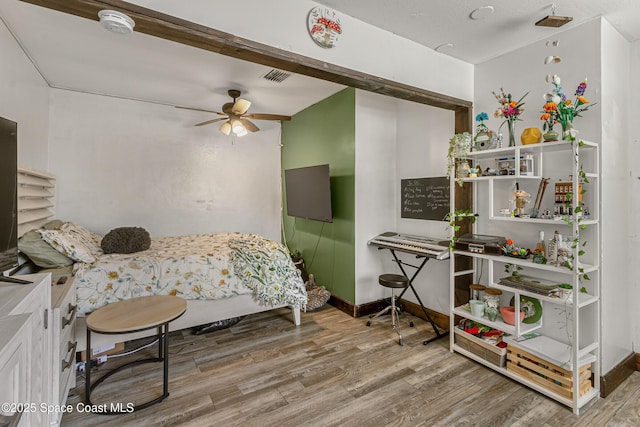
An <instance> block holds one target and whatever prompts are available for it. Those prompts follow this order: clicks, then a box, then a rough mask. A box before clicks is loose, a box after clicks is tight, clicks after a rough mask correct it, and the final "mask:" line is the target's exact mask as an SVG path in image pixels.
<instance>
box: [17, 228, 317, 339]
mask: <svg viewBox="0 0 640 427" xmlns="http://www.w3.org/2000/svg"><path fill="white" fill-rule="evenodd" d="M29 233H32V234H30V236H31V238H32V239H34V240H37V239H38V237H40V238H41V242H39V244H40V245H42V244H43V243H44V244H45V245H48V247H50V248H52V249H53V250H54V251H55V252H57V253H58V254H62V255H63V256H64V257H67V258H68V259H69V260H70V262H69V265H68V266H67V267H66V268H67V271H69V273H70V274H73V276H74V280H75V286H76V296H77V305H78V307H77V317H78V319H77V327H76V341H77V343H78V351H82V350H85V347H86V339H85V333H86V331H85V322H84V318H85V316H86V315H88V314H89V313H91V312H92V311H94V310H96V309H98V308H100V307H102V306H104V305H107V304H109V303H113V302H116V301H120V300H124V299H129V298H134V297H140V296H147V295H177V296H180V297H182V298H184V299H185V300H187V311H186V313H185V314H184V315H183V316H182V317H180V318H179V319H177V320H176V321H174V322H172V323H171V330H177V329H184V328H191V327H195V326H199V325H204V324H208V323H212V322H217V321H221V320H225V319H230V318H235V317H240V316H245V315H248V314H252V313H257V312H262V311H266V310H272V309H274V308H281V307H290V308H291V310H292V315H293V323H294V324H295V325H299V324H300V309H301V308H304V307H305V304H306V301H307V295H306V291H305V286H304V283H303V281H302V279H301V277H300V273H299V271H298V270H297V268H296V267H295V265H294V264H293V261H292V260H291V257H290V255H289V252H288V250H287V249H286V247H284V246H283V245H282V244H280V243H278V242H275V241H273V240H269V239H267V238H265V237H263V236H260V235H257V234H246V233H237V232H228V233H215V234H197V235H188V236H177V237H158V238H150V239H149V243H148V248H146V249H144V250H139V251H135V252H132V253H108V254H105V253H104V252H103V250H102V247H101V242H102V241H103V238H104V237H105V236H100V235H98V234H95V233H92V232H90V231H88V230H87V229H85V228H84V227H82V226H80V225H78V224H75V223H72V222H62V221H57V220H56V221H52V222H50V223H48V224H45V225H44V226H43V227H42V228H40V229H37V230H33V231H31V232H29ZM33 233H35V234H33ZM109 234H110V233H109ZM26 236H28V235H26ZM21 239H24V237H23V238H21ZM23 246H24V245H23ZM23 249H24V248H23ZM27 255H28V256H29V254H27ZM58 271H59V270H58ZM153 333H154V331H142V332H139V333H134V334H127V335H117V336H109V335H99V334H96V336H95V338H92V343H93V344H94V345H93V347H94V349H95V348H100V347H105V346H108V345H109V344H113V343H115V342H116V341H118V342H120V341H128V340H131V339H136V338H141V337H144V336H149V335H152V334H153Z"/></svg>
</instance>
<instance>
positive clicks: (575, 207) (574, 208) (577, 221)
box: [562, 135, 591, 291]
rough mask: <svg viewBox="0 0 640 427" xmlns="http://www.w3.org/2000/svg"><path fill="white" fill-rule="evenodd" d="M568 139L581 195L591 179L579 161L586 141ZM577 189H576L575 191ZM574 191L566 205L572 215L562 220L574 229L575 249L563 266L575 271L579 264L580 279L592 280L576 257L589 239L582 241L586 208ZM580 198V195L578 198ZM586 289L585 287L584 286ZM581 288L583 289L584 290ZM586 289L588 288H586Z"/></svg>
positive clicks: (573, 246) (582, 253)
mask: <svg viewBox="0 0 640 427" xmlns="http://www.w3.org/2000/svg"><path fill="white" fill-rule="evenodd" d="M568 140H569V142H570V143H571V147H572V152H573V158H574V161H575V162H576V166H577V169H578V191H579V194H580V196H582V195H583V194H584V193H586V190H585V188H584V187H585V186H584V185H583V184H588V183H589V179H588V178H587V174H586V172H585V171H584V168H583V165H582V164H581V163H579V156H578V149H579V147H582V146H584V141H582V140H580V141H578V140H577V139H576V138H575V136H573V135H569V136H568ZM575 191H576V189H574V192H575ZM574 192H570V193H567V201H566V202H565V206H566V207H567V208H568V210H569V212H572V214H571V215H565V216H563V217H562V220H563V221H564V222H565V223H566V224H567V225H568V226H569V227H571V228H572V229H573V235H574V237H573V241H572V244H571V249H574V253H572V254H571V256H570V257H569V260H566V261H565V262H564V263H563V264H562V266H563V267H565V268H568V269H569V270H571V271H573V266H574V265H577V266H578V280H579V281H580V283H582V280H590V279H591V278H590V277H589V275H588V274H587V273H585V272H584V268H582V267H580V263H579V260H578V259H576V256H575V249H578V258H579V257H581V256H582V255H584V253H585V251H584V248H585V247H586V246H587V241H586V240H583V241H582V242H581V241H580V231H581V230H584V229H586V228H587V226H586V225H585V224H583V220H584V210H583V208H582V206H581V205H580V204H578V203H574V198H573V196H574ZM579 199H580V198H579V197H578V200H579ZM582 289H584V287H582ZM582 289H581V291H582ZM585 291H586V290H585Z"/></svg>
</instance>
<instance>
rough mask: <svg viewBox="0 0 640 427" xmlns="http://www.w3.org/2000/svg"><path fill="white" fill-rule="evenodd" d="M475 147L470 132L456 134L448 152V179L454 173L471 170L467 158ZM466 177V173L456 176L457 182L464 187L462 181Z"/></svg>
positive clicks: (451, 140)
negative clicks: (458, 170)
mask: <svg viewBox="0 0 640 427" xmlns="http://www.w3.org/2000/svg"><path fill="white" fill-rule="evenodd" d="M471 147H473V136H472V135H471V134H470V133H469V132H464V133H456V134H455V135H453V137H452V138H451V139H450V140H449V151H448V152H447V158H448V164H447V178H449V177H450V176H451V173H452V172H453V171H456V170H457V169H460V170H461V171H462V170H464V171H468V170H469V167H470V166H469V162H468V160H467V157H468V155H469V153H470V152H471ZM465 177H466V175H465V174H464V172H462V173H460V174H456V182H457V183H458V185H460V186H462V179H463V178H465Z"/></svg>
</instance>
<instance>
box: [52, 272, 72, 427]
mask: <svg viewBox="0 0 640 427" xmlns="http://www.w3.org/2000/svg"><path fill="white" fill-rule="evenodd" d="M65 277H66V276H65ZM73 279H74V278H73V276H69V277H68V278H67V280H66V282H65V283H64V284H55V283H56V282H57V280H54V285H52V286H51V317H52V321H51V328H50V329H51V338H52V339H51V347H52V349H51V351H52V353H51V378H52V383H51V401H52V402H55V404H56V405H60V406H62V405H65V402H66V401H67V396H68V394H69V389H70V388H72V387H75V382H76V376H75V371H76V370H75V367H76V363H75V362H76V348H77V343H76V341H75V335H76V332H75V330H76V311H77V309H78V306H77V304H76V288H75V285H74V282H73ZM62 415H63V414H62V412H53V413H51V425H52V426H57V425H60V421H61V420H62Z"/></svg>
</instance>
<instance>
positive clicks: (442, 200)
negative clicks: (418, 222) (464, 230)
mask: <svg viewBox="0 0 640 427" xmlns="http://www.w3.org/2000/svg"><path fill="white" fill-rule="evenodd" d="M400 186H401V197H400V199H401V202H402V206H401V208H400V209H401V212H402V213H401V217H402V218H415V219H431V220H435V221H445V217H446V215H447V214H448V213H449V209H450V207H449V206H450V204H449V179H448V178H446V177H437V178H413V179H403V180H401V181H400Z"/></svg>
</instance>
